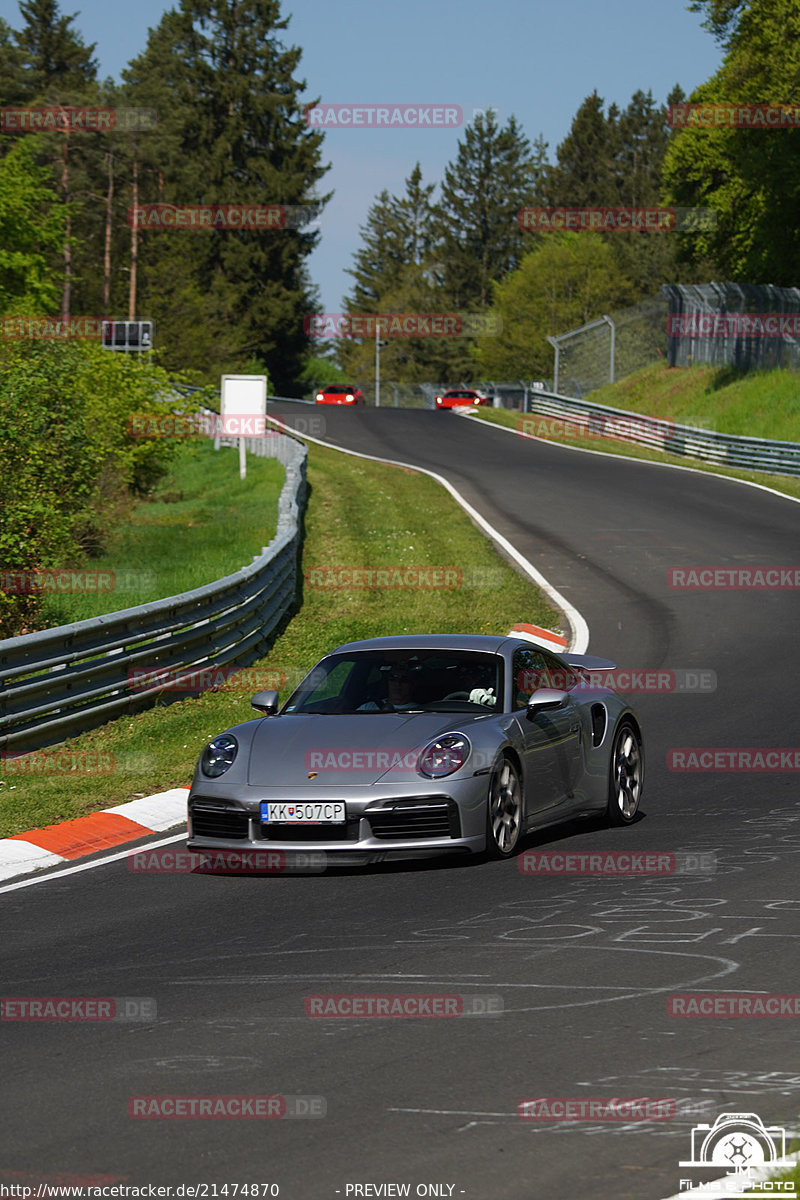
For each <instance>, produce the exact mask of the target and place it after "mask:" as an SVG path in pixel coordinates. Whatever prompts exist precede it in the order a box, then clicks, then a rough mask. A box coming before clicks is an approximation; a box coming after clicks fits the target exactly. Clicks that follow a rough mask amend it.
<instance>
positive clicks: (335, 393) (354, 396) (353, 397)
mask: <svg viewBox="0 0 800 1200" xmlns="http://www.w3.org/2000/svg"><path fill="white" fill-rule="evenodd" d="M316 401H317V404H366V403H367V401H366V397H365V396H364V393H363V392H362V391H361V389H360V388H357V387H356V385H355V384H354V383H328V384H326V385H325V387H324V388H320V390H319V391H318V392H317V395H316Z"/></svg>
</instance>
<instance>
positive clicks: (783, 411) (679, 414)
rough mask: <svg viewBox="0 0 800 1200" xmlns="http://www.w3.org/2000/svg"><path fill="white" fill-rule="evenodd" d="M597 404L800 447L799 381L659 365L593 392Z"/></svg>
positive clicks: (791, 376)
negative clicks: (798, 444)
mask: <svg viewBox="0 0 800 1200" xmlns="http://www.w3.org/2000/svg"><path fill="white" fill-rule="evenodd" d="M586 399H587V400H589V401H591V403H592V404H606V405H609V406H610V407H611V408H623V409H626V410H628V411H630V412H637V413H645V414H647V415H648V416H651V417H662V418H664V419H669V420H671V421H675V422H676V423H677V424H679V425H695V426H700V427H702V428H705V429H713V430H716V431H717V432H718V433H738V434H741V435H744V436H746V437H759V438H773V439H774V440H775V441H779V442H800V375H798V374H797V372H795V371H780V370H775V371H748V372H742V371H736V370H733V369H732V368H730V367H668V366H666V364H665V363H663V362H658V363H654V364H653V365H652V366H649V367H645V368H644V369H643V370H641V371H636V372H634V374H632V375H628V376H627V377H626V378H625V379H622V380H620V382H619V383H610V384H608V385H607V386H606V387H602V388H598V389H597V390H596V391H594V392H590V393H589V395H588V396H587V397H586Z"/></svg>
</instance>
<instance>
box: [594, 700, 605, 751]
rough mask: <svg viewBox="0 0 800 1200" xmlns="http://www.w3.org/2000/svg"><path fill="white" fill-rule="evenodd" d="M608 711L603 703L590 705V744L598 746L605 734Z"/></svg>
mask: <svg viewBox="0 0 800 1200" xmlns="http://www.w3.org/2000/svg"><path fill="white" fill-rule="evenodd" d="M607 726H608V713H607V712H606V709H605V705H604V704H593V705H592V745H593V746H599V745H600V743H601V742H602V740H603V738H604V737H605V736H606V728H607Z"/></svg>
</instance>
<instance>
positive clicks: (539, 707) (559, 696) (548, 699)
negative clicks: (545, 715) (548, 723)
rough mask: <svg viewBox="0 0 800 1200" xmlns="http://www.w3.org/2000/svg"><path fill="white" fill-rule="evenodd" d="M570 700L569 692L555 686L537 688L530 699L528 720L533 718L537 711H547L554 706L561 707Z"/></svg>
mask: <svg viewBox="0 0 800 1200" xmlns="http://www.w3.org/2000/svg"><path fill="white" fill-rule="evenodd" d="M568 700H569V692H559V691H557V690H556V689H555V688H537V690H536V691H535V692H534V693H533V695H532V696H531V698H530V700H529V701H528V705H527V715H528V720H533V718H534V717H535V716H536V714H537V713H540V712H547V711H548V710H549V709H552V708H561V707H563V705H565V704H566V703H567V701H568Z"/></svg>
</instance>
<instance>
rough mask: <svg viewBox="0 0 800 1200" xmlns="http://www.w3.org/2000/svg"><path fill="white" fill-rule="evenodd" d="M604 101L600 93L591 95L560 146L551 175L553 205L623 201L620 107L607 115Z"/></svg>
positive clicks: (580, 204)
mask: <svg viewBox="0 0 800 1200" xmlns="http://www.w3.org/2000/svg"><path fill="white" fill-rule="evenodd" d="M603 104H604V101H603V99H602V97H601V96H598V94H597V92H592V94H591V96H587V97H586V99H585V100H584V101H583V103H582V104H581V106H580V108H579V109H578V111H577V113H576V114H575V116H574V118H573V121H572V125H571V127H570V131H569V133H568V134H567V136H566V138H565V139H564V141H563V142H562V143H561V145H560V146H559V147H558V150H557V151H556V157H557V165H556V166H555V167H554V168H553V171H552V173H551V178H550V194H551V197H552V198H551V203H552V204H557V205H567V206H570V207H572V206H577V207H580V206H583V205H610V204H617V203H618V202H619V182H620V181H619V173H618V162H619V157H620V149H621V138H620V130H619V127H618V125H617V119H616V118H617V109H616V108H615V107H613V106H612V108H611V109H610V110H609V114H608V117H607V118H606V116H605V114H604V112H603Z"/></svg>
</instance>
